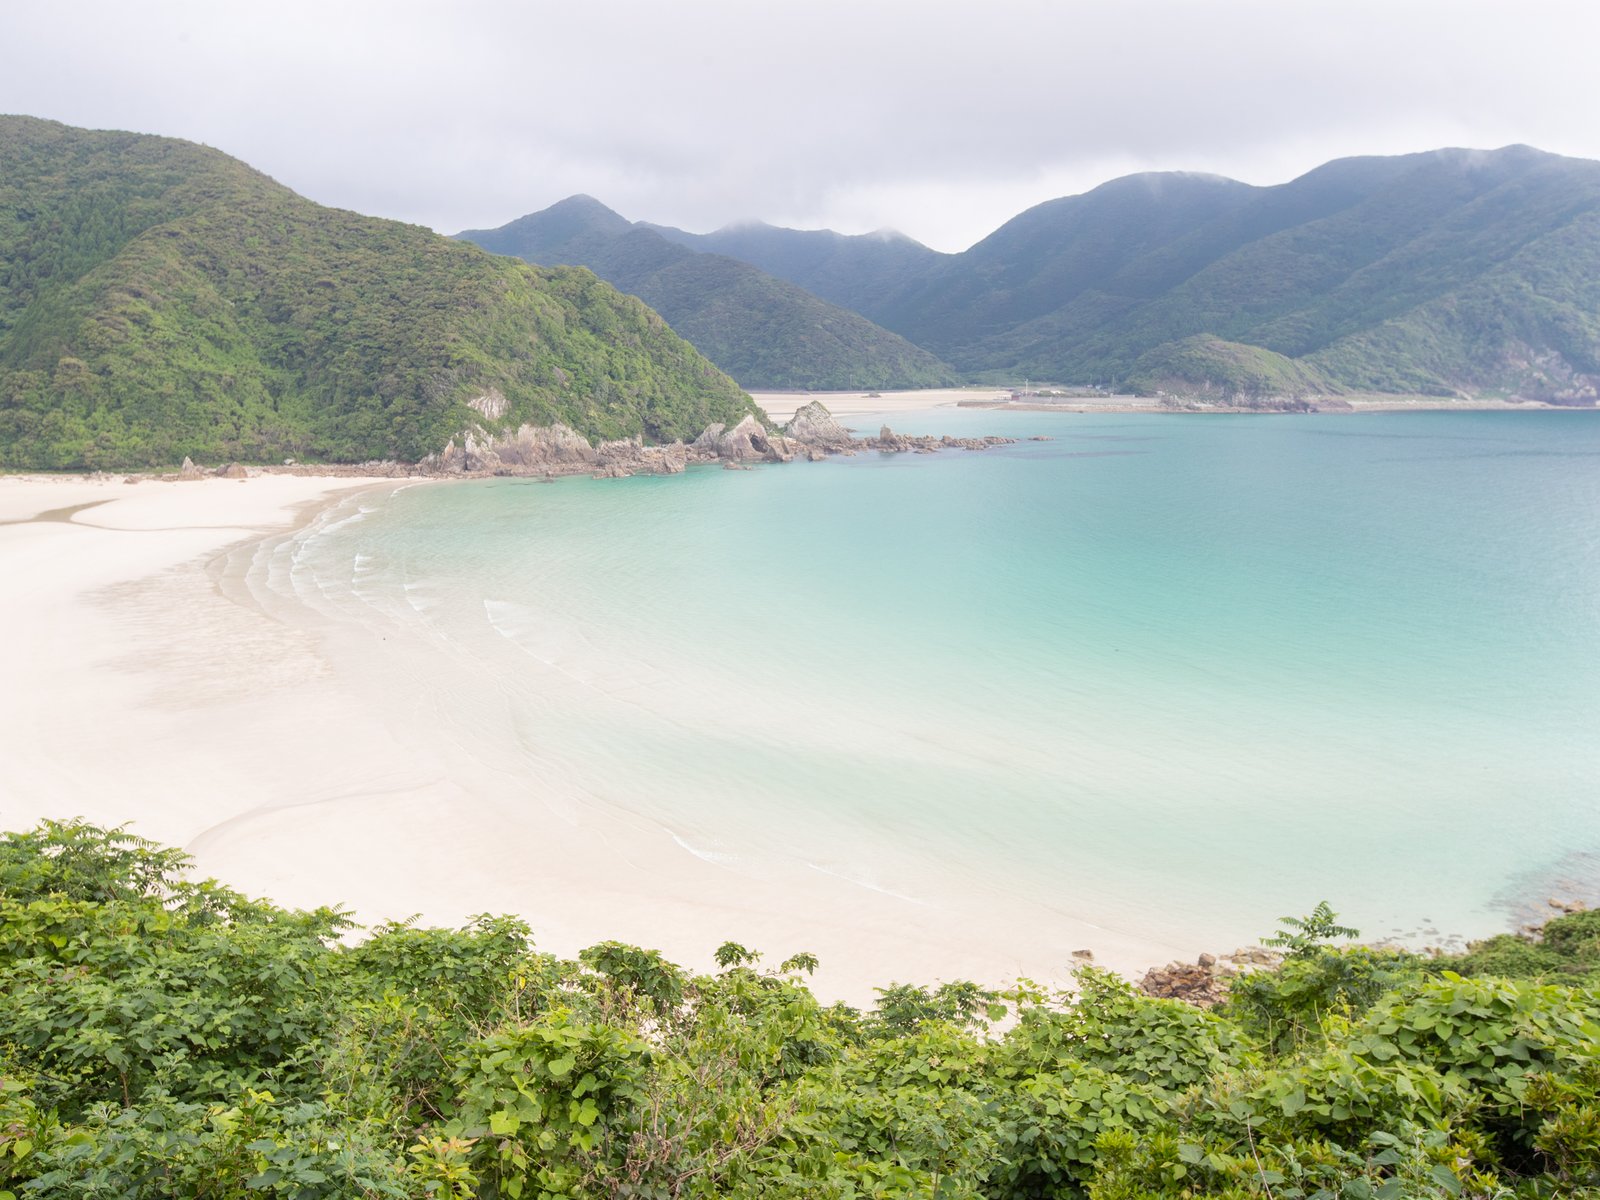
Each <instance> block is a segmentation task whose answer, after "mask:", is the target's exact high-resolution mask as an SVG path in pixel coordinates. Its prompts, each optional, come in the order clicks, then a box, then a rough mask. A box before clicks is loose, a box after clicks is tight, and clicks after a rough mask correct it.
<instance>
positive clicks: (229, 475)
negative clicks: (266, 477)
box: [191, 463, 250, 479]
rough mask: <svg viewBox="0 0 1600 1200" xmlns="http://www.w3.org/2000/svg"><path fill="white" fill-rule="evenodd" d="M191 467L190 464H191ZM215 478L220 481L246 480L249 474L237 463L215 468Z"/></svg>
mask: <svg viewBox="0 0 1600 1200" xmlns="http://www.w3.org/2000/svg"><path fill="white" fill-rule="evenodd" d="M191 465H192V464H191ZM216 473H217V476H218V478H221V479H248V478H250V472H249V471H247V470H245V469H244V467H243V466H242V465H241V464H239V463H229V464H228V465H227V466H225V467H218V468H217V472H216Z"/></svg>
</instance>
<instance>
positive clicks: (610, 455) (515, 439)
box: [418, 400, 1016, 479]
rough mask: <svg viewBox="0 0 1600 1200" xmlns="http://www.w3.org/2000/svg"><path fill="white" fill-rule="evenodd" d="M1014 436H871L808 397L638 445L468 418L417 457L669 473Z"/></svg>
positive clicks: (464, 467) (443, 469)
mask: <svg viewBox="0 0 1600 1200" xmlns="http://www.w3.org/2000/svg"><path fill="white" fill-rule="evenodd" d="M1015 440H1016V439H1015V438H1002V437H982V438H955V437H926V436H921V435H908V434H903V433H895V432H894V431H893V430H892V429H890V428H889V427H888V426H887V425H885V426H884V427H883V428H882V429H880V430H879V431H878V436H877V437H865V438H858V437H853V436H852V435H851V434H850V432H849V430H847V429H845V428H844V427H843V426H842V425H840V424H839V422H838V421H836V420H834V418H833V415H832V414H831V413H829V412H828V410H827V409H826V408H824V407H823V406H822V405H821V404H820V403H818V402H817V401H815V400H813V401H812V402H811V403H809V404H807V405H805V406H804V407H803V408H801V409H800V410H799V411H798V412H796V413H795V415H794V418H793V419H792V420H791V421H790V422H789V424H788V425H787V426H785V427H784V429H783V431H782V432H781V433H777V432H772V431H769V430H767V429H766V428H765V427H764V426H763V425H762V424H761V422H759V421H757V420H756V419H755V417H753V416H747V417H745V418H744V419H743V420H741V421H740V422H739V423H738V424H737V425H735V426H733V427H732V428H731V429H730V428H728V427H727V426H725V425H720V424H718V425H711V426H709V427H707V429H706V430H705V432H704V433H702V434H701V435H700V436H699V437H697V438H695V440H694V441H692V442H688V443H685V442H673V443H671V444H670V445H666V446H646V445H645V444H644V443H643V442H642V441H641V440H640V439H639V438H625V439H622V440H620V441H611V442H601V443H600V444H599V445H591V444H590V442H589V440H588V439H587V438H585V437H584V436H583V435H582V434H580V433H577V432H576V431H574V430H572V429H569V428H567V427H566V426H565V425H560V424H557V425H549V426H537V425H524V426H522V427H521V428H519V429H517V430H516V431H515V432H512V433H501V434H495V433H491V432H489V431H488V430H486V429H484V428H483V427H482V426H475V427H473V428H471V429H469V430H466V431H465V432H464V433H463V434H462V435H461V438H460V444H459V445H458V444H457V442H456V439H454V438H452V439H451V441H450V443H449V445H447V446H446V447H445V448H444V450H443V451H441V452H440V453H438V454H430V455H429V456H428V457H427V458H425V459H423V460H422V462H421V463H419V464H418V466H419V468H420V469H421V470H422V471H423V472H425V473H427V474H437V475H522V476H550V475H579V474H592V475H594V476H595V477H596V478H599V479H617V478H621V477H623V476H627V475H676V474H677V473H678V472H680V471H682V470H684V468H686V467H688V466H689V465H690V464H691V463H717V462H720V463H722V464H723V466H724V467H727V468H730V469H738V468H740V467H745V466H748V465H749V464H750V463H755V462H790V461H792V460H794V459H796V458H804V459H809V460H811V461H812V462H815V461H817V460H819V459H823V458H827V457H828V456H829V455H830V454H856V453H858V452H860V451H862V450H876V451H879V452H880V453H884V454H904V453H917V454H932V453H934V452H935V451H938V450H944V449H962V450H986V449H988V448H989V447H990V446H999V445H1005V444H1008V443H1010V442H1014V441H1015Z"/></svg>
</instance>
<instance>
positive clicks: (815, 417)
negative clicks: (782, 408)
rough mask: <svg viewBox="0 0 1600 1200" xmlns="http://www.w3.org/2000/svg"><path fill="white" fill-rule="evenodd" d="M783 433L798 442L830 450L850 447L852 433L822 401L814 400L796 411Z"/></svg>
mask: <svg viewBox="0 0 1600 1200" xmlns="http://www.w3.org/2000/svg"><path fill="white" fill-rule="evenodd" d="M783 432H784V433H785V434H786V435H787V436H789V437H791V438H793V439H794V440H795V441H797V442H805V443H807V444H809V445H812V446H823V447H826V448H828V449H841V448H843V447H845V446H848V445H850V442H851V438H850V433H849V431H848V430H847V429H845V427H844V426H843V425H841V424H839V422H838V421H836V420H835V419H834V417H833V414H832V413H830V412H829V411H828V410H827V408H826V407H824V405H823V404H822V402H821V401H820V400H812V401H810V402H809V403H806V404H803V405H801V406H800V407H799V408H798V409H796V410H795V414H794V416H793V417H791V418H790V419H789V423H788V424H787V425H785V426H784V427H783Z"/></svg>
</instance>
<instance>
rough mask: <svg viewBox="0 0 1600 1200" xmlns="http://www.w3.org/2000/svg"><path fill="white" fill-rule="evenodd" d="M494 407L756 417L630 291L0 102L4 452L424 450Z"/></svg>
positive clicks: (661, 418) (96, 461) (514, 415)
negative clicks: (483, 399)
mask: <svg viewBox="0 0 1600 1200" xmlns="http://www.w3.org/2000/svg"><path fill="white" fill-rule="evenodd" d="M491 389H493V390H497V391H498V392H499V393H501V394H502V395H503V396H504V397H505V399H506V401H507V407H506V410H505V412H504V413H503V414H502V416H501V418H500V419H499V421H498V422H497V424H499V425H514V424H515V423H517V422H520V421H533V422H536V423H548V422H550V421H554V420H560V421H564V422H565V423H567V424H569V425H571V426H572V427H574V428H576V429H578V430H579V431H580V432H583V433H585V434H588V435H590V436H601V437H620V436H630V435H634V434H640V435H644V436H646V437H648V438H652V439H659V440H670V439H672V438H675V437H687V438H692V437H694V436H696V435H697V434H699V433H700V431H701V430H702V429H704V427H705V426H706V425H707V424H709V423H711V422H713V421H723V422H731V421H736V420H738V419H739V417H741V416H742V415H744V414H745V413H746V412H750V411H753V409H752V407H751V405H750V402H749V399H748V397H746V396H744V395H743V394H742V393H741V392H740V391H739V389H738V388H737V387H736V386H735V385H734V384H733V382H732V381H731V380H729V379H727V378H726V377H725V376H724V375H722V374H721V373H720V372H719V371H717V370H716V369H715V368H714V367H713V366H712V365H711V364H710V363H708V362H707V361H706V360H705V359H704V358H702V357H701V356H700V355H699V354H697V353H696V352H695V351H694V350H693V349H692V348H690V347H689V346H688V345H686V344H685V343H684V342H683V341H682V340H681V339H680V338H678V337H677V336H676V335H675V334H674V333H673V332H672V331H671V330H670V329H669V328H668V327H667V326H666V324H665V323H664V322H663V321H662V320H661V319H660V317H658V316H657V315H656V314H655V313H652V312H651V311H649V310H648V309H647V308H645V307H644V305H642V304H640V303H639V302H638V301H637V300H634V299H631V298H629V297H625V296H621V295H619V294H618V293H616V292H615V291H614V290H613V289H612V288H610V287H609V286H607V285H605V284H603V283H601V282H600V281H598V280H597V279H595V277H594V276H593V275H591V274H589V273H588V272H587V271H581V270H540V269H537V268H533V267H529V266H525V265H523V264H521V263H516V262H513V261H510V260H507V259H502V258H496V257H494V256H492V255H488V254H484V253H482V252H481V251H479V250H477V249H476V248H474V247H471V246H467V245H464V244H462V243H460V242H456V241H452V240H450V239H447V238H442V237H439V236H437V235H436V234H433V233H431V232H429V231H428V230H425V229H421V228H418V227H415V226H409V225H402V224H399V223H397V222H393V221H381V220H376V219H373V218H368V217H362V216H358V215H356V214H354V213H348V212H343V211H338V210H334V209H328V208H323V207H322V206H320V205H317V204H313V203H311V202H310V201H308V200H304V199H302V198H300V197H299V196H296V195H294V193H292V192H290V191H288V190H287V189H286V188H283V187H281V186H279V185H278V184H276V183H274V182H273V181H272V180H270V179H268V178H266V177H265V176H263V175H260V174H258V173H257V172H255V171H252V170H250V169H249V168H248V167H246V166H244V165H243V164H242V163H239V162H237V161H235V160H233V159H230V158H228V157H227V156H225V155H223V154H220V153H218V152H216V151H214V150H209V149H206V148H204V147H200V146H196V145H193V144H190V143H187V142H181V141H174V140H171V139H167V138H154V137H143V136H139V135H134V134H120V133H100V132H90V131H86V130H78V129H72V128H69V127H67V126H63V125H58V124H55V123H53V122H46V121H38V120H33V119H31V118H26V117H3V118H0V466H10V467H116V466H155V465H164V464H175V463H176V462H178V461H179V460H180V459H182V458H183V456H184V455H190V456H192V457H194V458H197V459H206V460H210V461H216V460H218V459H222V458H241V459H245V460H249V461H272V460H276V459H280V458H283V457H285V456H289V455H292V456H295V457H299V458H302V459H318V460H327V461H352V460H363V459H371V458H397V459H403V460H416V459H418V458H421V457H422V456H424V455H426V454H428V453H430V452H433V451H436V450H440V449H442V448H443V447H444V445H445V443H446V441H447V440H449V439H450V438H451V437H452V436H456V435H458V434H459V433H460V431H461V430H462V429H463V427H465V426H466V425H468V424H470V423H474V422H484V418H483V417H482V416H480V414H479V413H477V412H475V411H473V410H472V409H470V408H468V407H467V403H466V402H467V401H469V400H471V399H472V398H474V397H477V396H482V395H484V394H486V393H488V392H490V391H491Z"/></svg>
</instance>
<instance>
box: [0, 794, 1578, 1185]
mask: <svg viewBox="0 0 1600 1200" xmlns="http://www.w3.org/2000/svg"><path fill="white" fill-rule="evenodd" d="M184 868H185V860H184V858H183V856H182V855H181V854H178V853H177V852H175V851H171V850H164V849H162V848H160V847H157V846H153V845H151V844H149V843H146V842H143V841H141V840H139V839H137V838H134V837H132V836H130V835H128V834H127V833H125V832H122V831H119V830H103V829H96V828H93V827H90V826H86V825H82V824H75V823H59V822H48V823H46V824H44V825H42V826H40V827H39V828H38V829H35V830H33V831H30V832H27V833H20V834H11V835H7V836H5V837H0V1197H3V1196H7V1195H9V1196H12V1197H17V1198H23V1197H144V1196H150V1197H157V1196H195V1197H215V1198H226V1200H233V1198H239V1200H243V1198H245V1197H262V1196H282V1197H289V1196H294V1197H324V1196H326V1197H345V1196H360V1197H406V1198H423V1197H451V1198H455V1200H464V1198H467V1197H484V1198H486V1200H491V1198H499V1197H511V1198H514V1200H520V1198H522V1197H541V1198H543V1197H572V1198H588V1197H641V1198H653V1197H660V1198H663V1200H665V1198H671V1197H705V1198H709V1197H724V1196H727V1197H757V1198H763V1197H785V1198H787V1197H794V1198H799V1197H807V1198H809V1197H823V1198H830V1197H833V1198H838V1200H855V1198H865V1197H873V1198H881V1200H902V1198H903V1200H910V1198H912V1197H919V1198H936V1200H957V1198H971V1200H1011V1198H1016V1200H1024V1198H1026V1200H1045V1198H1062V1200H1067V1198H1071V1200H1077V1198H1088V1200H1182V1198H1193V1197H1207V1196H1214V1197H1269V1198H1270V1200H1370V1198H1375V1200H1397V1198H1400V1197H1407V1198H1409V1197H1437V1198H1440V1200H1446V1198H1452V1200H1453V1198H1455V1197H1478V1198H1483V1200H1488V1198H1490V1197H1523V1198H1530V1200H1531V1198H1535V1197H1537V1198H1541V1200H1543V1198H1554V1197H1583V1196H1595V1195H1597V1194H1600V1191H1597V1189H1600V1000H1597V997H1596V994H1595V992H1594V991H1593V990H1592V989H1591V988H1589V987H1586V986H1573V985H1572V984H1570V983H1552V982H1548V980H1549V979H1551V978H1559V979H1564V980H1571V979H1582V978H1585V976H1584V974H1583V973H1582V972H1583V970H1586V969H1587V967H1586V964H1588V963H1589V962H1591V961H1592V960H1593V956H1594V954H1595V939H1594V930H1595V928H1596V925H1595V919H1594V918H1593V917H1592V916H1591V915H1589V914H1577V915H1576V916H1574V917H1563V918H1560V919H1558V920H1557V921H1554V922H1552V923H1551V925H1550V926H1549V927H1548V928H1547V930H1546V932H1545V936H1544V939H1543V941H1542V942H1539V943H1535V942H1532V941H1528V942H1526V943H1524V944H1525V945H1526V946H1527V947H1529V948H1532V949H1535V950H1537V953H1536V954H1532V955H1524V956H1523V960H1525V961H1527V962H1528V963H1530V964H1531V965H1533V966H1536V967H1537V968H1538V970H1537V971H1535V972H1534V974H1536V975H1537V976H1538V978H1534V979H1528V980H1518V979H1514V978H1502V977H1496V976H1493V975H1490V974H1487V973H1485V972H1483V971H1481V970H1480V969H1479V968H1481V967H1482V965H1483V962H1484V958H1483V955H1484V953H1485V951H1484V950H1483V948H1482V947H1480V948H1476V949H1474V950H1473V951H1471V952H1469V953H1468V954H1467V955H1465V956H1459V957H1458V958H1456V959H1450V960H1423V959H1418V958H1416V957H1415V956H1410V955H1403V954H1397V953H1392V952H1381V951H1374V950H1370V949H1366V948H1361V947H1353V948H1345V949H1335V948H1331V947H1329V946H1328V945H1326V944H1325V941H1324V939H1321V938H1311V939H1309V940H1308V942H1307V944H1306V945H1304V946H1301V947H1296V948H1295V949H1296V953H1295V954H1293V955H1292V956H1291V957H1290V958H1289V959H1288V960H1287V961H1286V962H1285V963H1284V964H1283V965H1282V966H1281V967H1280V968H1277V969H1275V970H1270V971H1263V972H1260V973H1258V974H1256V975H1252V976H1249V977H1247V978H1246V979H1245V980H1243V981H1241V982H1240V983H1238V984H1237V985H1236V987H1235V989H1234V995H1233V998H1232V1000H1231V1001H1230V1002H1229V1003H1228V1004H1226V1005H1224V1006H1221V1007H1219V1008H1217V1009H1213V1010H1211V1011H1201V1010H1198V1009H1194V1008H1189V1007H1186V1006H1184V1005H1182V1004H1178V1003H1176V1002H1173V1001H1168V1000H1156V999H1152V998H1150V997H1147V996H1144V995H1142V994H1140V993H1139V992H1137V991H1136V990H1134V989H1133V988H1131V987H1129V986H1128V985H1127V984H1125V983H1123V982H1122V981H1120V980H1118V979H1116V978H1115V977H1114V976H1111V975H1109V974H1106V973H1104V972H1098V971H1093V970H1089V971H1084V972H1082V973H1081V974H1080V978H1079V987H1078V989H1077V990H1076V992H1075V993H1073V994H1071V995H1054V996H1050V995H1044V994H1041V993H1040V992H1039V991H1038V990H1037V989H1035V988H1032V987H1031V986H1029V985H1022V986H1019V987H1018V988H1017V989H1015V990H1014V991H1013V992H1011V993H1009V994H1007V995H1005V996H998V995H996V994H994V993H991V992H987V991H985V990H983V989H982V988H979V987H977V986H976V985H973V984H969V983H960V982H956V983H949V984H945V985H943V986H942V987H940V988H938V989H934V990H929V989H926V988H920V987H916V986H912V985H903V984H902V985H896V986H893V987H887V988H884V989H882V990H881V992H880V1003H879V1005H878V1007H877V1008H876V1010H875V1011H873V1012H869V1013H865V1014H862V1013H858V1012H856V1011H854V1010H852V1009H849V1008H846V1007H843V1006H838V1005H836V1006H831V1007H826V1006H823V1005H820V1004H819V1003H818V1002H817V1000H816V999H815V997H814V996H813V995H812V994H811V992H810V990H809V989H808V988H807V987H806V986H805V985H804V984H803V983H802V982H801V977H802V975H803V974H804V973H805V972H806V971H808V970H810V969H812V968H813V967H814V966H815V965H816V964H815V959H814V958H813V957H812V956H810V955H807V954H798V955H794V956H793V957H792V958H789V959H786V960H785V961H784V962H783V964H782V965H781V966H780V967H779V968H778V969H776V970H774V971H765V970H762V969H761V968H760V965H759V956H757V955H756V954H754V953H753V952H751V951H749V950H746V949H745V948H744V947H740V946H736V945H734V944H732V943H729V944H727V945H725V946H724V947H722V948H721V950H719V952H718V955H717V957H718V961H719V964H720V967H721V969H720V971H719V973H717V974H712V975H695V974H692V973H689V972H686V971H684V970H683V969H681V968H679V967H677V966H676V965H674V964H672V963H670V962H668V961H666V960H665V959H663V958H662V957H661V955H659V954H657V953H655V952H653V951H649V950H644V949H640V948H638V947H631V946H624V945H621V944H618V943H604V944H602V945H599V946H596V947H593V948H591V949H590V950H588V951H585V952H584V953H583V954H582V955H580V956H579V958H578V960H577V961H565V960H561V959H557V958H555V957H553V956H550V955H546V954H542V953H540V952H538V951H537V950H536V949H535V948H534V945H533V940H532V936H531V934H530V932H529V930H528V928H527V926H525V925H524V924H522V923H521V922H519V921H516V920H514V919H510V918H491V917H483V918H479V919H477V920H476V921H474V922H473V923H471V924H469V925H468V926H467V927H465V928H463V929H459V930H440V929H422V928H416V927H415V926H413V925H411V924H403V923H402V924H393V923H391V924H388V925H384V926H380V927H378V928H377V929H375V930H373V931H371V932H370V934H369V936H368V937H367V938H366V940H365V941H362V942H360V943H359V944H356V945H349V944H346V942H345V941H344V940H343V939H342V936H341V935H343V934H344V933H345V931H346V930H347V928H348V921H347V919H346V918H345V917H344V916H343V915H342V914H341V913H339V912H338V911H337V910H334V909H322V910H317V911H315V912H309V913H307V912H294V911H290V910H285V909H280V908H277V907H276V906H274V905H271V904H268V903H264V902H260V901H254V900H249V899H247V898H245V897H242V896H239V895H238V894H236V893H233V892H231V891H229V890H228V889H226V888H223V887H220V886H219V885H216V884H214V883H195V882H193V881H191V880H189V879H188V877H187V876H186V874H185V872H184ZM1329 916H1330V920H1331V914H1329ZM1493 953H1495V954H1498V955H1501V959H1500V961H1505V962H1515V961H1519V960H1518V959H1516V957H1515V956H1514V955H1510V954H1508V953H1507V952H1506V946H1505V944H1501V945H1500V946H1498V947H1495V948H1494V949H1493ZM1475 955H1476V956H1478V957H1476V958H1474V956H1475ZM1552 964H1555V965H1554V967H1553V968H1552ZM1458 966H1459V967H1462V968H1464V969H1467V970H1473V971H1474V973H1473V974H1470V975H1468V974H1463V973H1462V972H1461V971H1458V970H1456V969H1455V968H1456V967H1458ZM1573 967H1576V968H1579V969H1578V970H1577V971H1574V970H1571V969H1569V968H1573ZM996 1022H999V1024H996Z"/></svg>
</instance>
